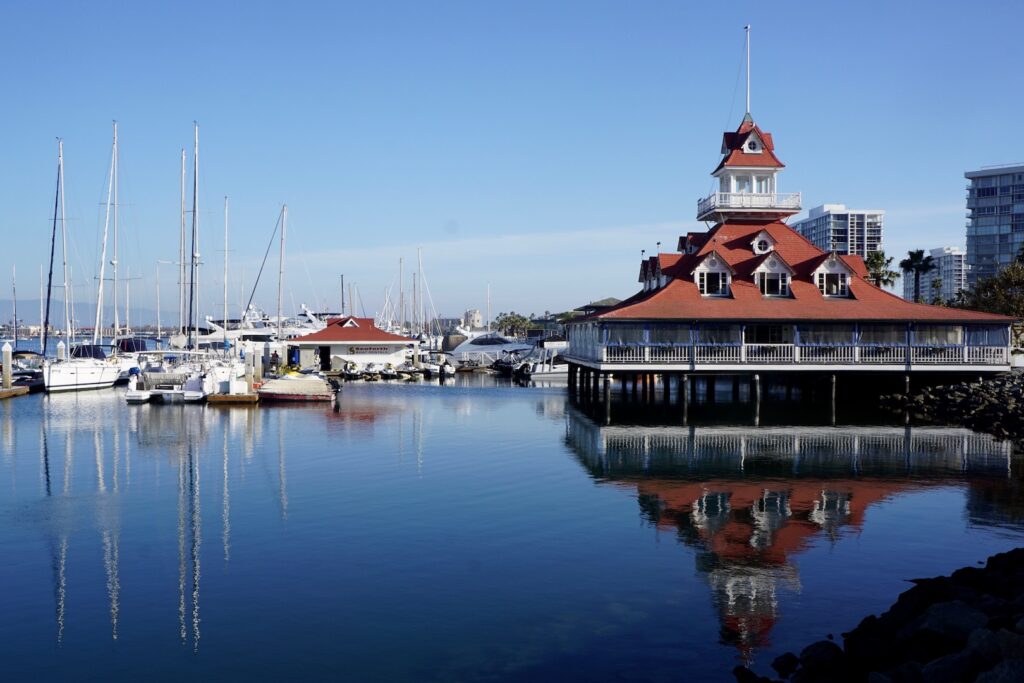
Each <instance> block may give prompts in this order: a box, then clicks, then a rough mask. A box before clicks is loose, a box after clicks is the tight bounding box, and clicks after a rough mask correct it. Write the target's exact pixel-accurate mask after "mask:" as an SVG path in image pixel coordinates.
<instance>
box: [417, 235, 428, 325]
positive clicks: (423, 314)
mask: <svg viewBox="0 0 1024 683" xmlns="http://www.w3.org/2000/svg"><path fill="white" fill-rule="evenodd" d="M416 267H417V269H418V270H419V281H420V297H419V302H420V303H419V308H418V309H417V311H418V313H419V317H420V332H421V333H423V334H426V333H427V307H426V304H425V301H424V295H425V294H426V292H425V291H424V289H423V284H424V282H423V247H416Z"/></svg>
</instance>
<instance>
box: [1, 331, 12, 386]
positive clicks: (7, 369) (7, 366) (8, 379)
mask: <svg viewBox="0 0 1024 683" xmlns="http://www.w3.org/2000/svg"><path fill="white" fill-rule="evenodd" d="M3 354H4V358H3V372H4V383H3V388H4V389H10V388H11V385H12V384H13V382H14V377H13V375H12V374H11V373H12V372H14V362H13V361H12V360H11V344H10V342H4V348H3Z"/></svg>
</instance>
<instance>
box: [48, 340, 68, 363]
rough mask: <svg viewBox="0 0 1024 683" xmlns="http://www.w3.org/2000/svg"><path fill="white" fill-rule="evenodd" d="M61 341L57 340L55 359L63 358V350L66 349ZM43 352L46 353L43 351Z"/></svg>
mask: <svg viewBox="0 0 1024 683" xmlns="http://www.w3.org/2000/svg"><path fill="white" fill-rule="evenodd" d="M67 348H68V347H67V346H65V344H64V342H63V341H59V342H57V360H64V357H65V356H64V352H65V351H66V350H67ZM43 353H46V352H45V351H44V352H43Z"/></svg>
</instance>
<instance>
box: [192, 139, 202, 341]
mask: <svg viewBox="0 0 1024 683" xmlns="http://www.w3.org/2000/svg"><path fill="white" fill-rule="evenodd" d="M192 125H193V126H194V127H195V141H194V143H193V151H192V264H193V265H192V267H193V274H192V282H193V288H194V290H195V317H194V318H193V321H194V325H195V333H196V341H197V343H198V340H199V258H200V255H199V124H198V123H195V122H193V124H192Z"/></svg>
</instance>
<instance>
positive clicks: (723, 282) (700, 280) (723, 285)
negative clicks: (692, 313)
mask: <svg viewBox="0 0 1024 683" xmlns="http://www.w3.org/2000/svg"><path fill="white" fill-rule="evenodd" d="M696 275H697V289H698V290H700V294H701V296H717V297H724V296H729V288H730V286H731V285H732V278H731V277H730V276H729V273H728V271H724V270H700V271H697V273H696ZM708 275H715V276H717V277H718V278H720V279H719V288H718V291H717V292H710V293H709V292H708Z"/></svg>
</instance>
